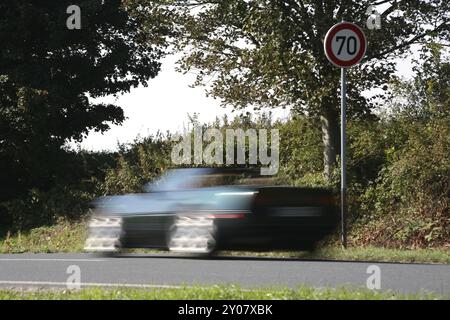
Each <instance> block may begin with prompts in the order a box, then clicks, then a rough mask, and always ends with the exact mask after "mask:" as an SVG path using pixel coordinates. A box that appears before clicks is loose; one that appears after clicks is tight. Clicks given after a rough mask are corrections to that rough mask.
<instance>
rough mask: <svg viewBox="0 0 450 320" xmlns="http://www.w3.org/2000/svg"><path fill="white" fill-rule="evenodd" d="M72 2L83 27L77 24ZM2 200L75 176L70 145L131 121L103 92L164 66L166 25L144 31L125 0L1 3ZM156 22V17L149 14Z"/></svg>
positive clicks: (141, 79)
mask: <svg viewBox="0 0 450 320" xmlns="http://www.w3.org/2000/svg"><path fill="white" fill-rule="evenodd" d="M70 5H77V6H78V7H79V8H80V16H79V18H80V19H81V28H80V29H76V28H75V29H69V28H68V27H67V24H66V22H67V20H68V19H71V14H70V13H67V12H70V11H67V8H68V7H69V6H70ZM0 11H1V12H2V15H1V17H0V42H1V44H2V45H1V47H0V52H1V59H0V167H1V168H2V170H1V173H0V178H1V181H0V186H1V187H0V188H1V191H0V194H1V196H0V198H1V199H0V200H5V199H10V198H12V197H17V196H19V195H20V193H21V192H26V191H27V190H28V189H29V188H32V187H38V188H48V187H49V186H51V184H52V183H53V182H54V181H55V179H56V178H57V177H59V179H64V175H66V174H68V173H70V170H69V169H70V168H68V165H67V164H66V163H65V161H64V160H65V159H66V158H65V154H64V152H63V150H62V148H61V147H62V146H63V145H64V143H65V142H66V141H67V140H69V139H75V140H81V139H82V138H83V136H84V135H85V134H86V133H87V132H88V131H89V130H96V131H101V132H104V131H105V130H107V129H108V128H109V124H111V123H113V124H119V123H121V122H122V121H123V120H124V115H123V111H122V110H121V109H120V107H118V106H115V105H113V104H103V103H94V102H92V101H91V100H89V97H93V98H96V97H100V96H103V95H107V94H117V93H121V92H126V91H129V90H130V88H131V87H136V86H138V85H139V84H142V85H144V86H146V85H147V80H148V79H149V78H153V77H155V76H156V75H157V73H158V71H159V70H160V63H159V62H158V60H159V59H160V58H161V56H162V55H163V50H164V47H165V42H164V34H165V33H166V31H167V30H166V29H165V27H164V25H162V24H154V25H153V27H152V28H151V29H144V28H143V24H142V21H141V20H139V18H138V17H135V16H132V15H131V14H130V12H128V11H126V10H125V8H123V6H122V3H121V1H120V0H108V1H101V0H98V1H93V0H80V1H75V2H74V1H66V0H59V1H31V0H19V1H18V0H6V1H2V2H1V3H0ZM147 19H149V16H147Z"/></svg>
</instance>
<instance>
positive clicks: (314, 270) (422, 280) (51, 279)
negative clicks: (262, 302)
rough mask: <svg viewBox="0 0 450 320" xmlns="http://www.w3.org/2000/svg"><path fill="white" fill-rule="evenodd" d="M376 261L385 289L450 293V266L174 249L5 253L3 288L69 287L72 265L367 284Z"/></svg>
mask: <svg viewBox="0 0 450 320" xmlns="http://www.w3.org/2000/svg"><path fill="white" fill-rule="evenodd" d="M372 265H376V266H378V267H379V270H380V276H381V277H380V285H381V290H393V291H395V292H398V293H419V292H434V293H437V294H450V265H429V264H394V263H375V262H345V261H339V262H336V261H312V260H309V261H308V260H297V259H275V258H252V257H216V258H213V259H200V258H188V257H182V256H175V255H169V254H145V255H139V254H129V255H122V256H120V257H114V258H103V257H97V256H94V255H89V254H4V255H0V287H36V286H37V287H47V286H51V287H59V286H65V285H66V281H67V279H68V278H69V277H70V276H71V275H73V274H74V273H73V272H74V271H73V270H74V269H73V267H72V269H70V268H69V266H78V267H79V270H80V277H81V284H82V286H97V285H102V286H117V285H122V286H129V287H148V288H151V287H177V286H180V285H192V284H196V285H212V284H238V285H240V286H241V287H244V288H252V287H273V286H275V287H280V286H284V287H285V286H287V287H292V288H295V287H297V286H299V285H307V286H313V287H341V286H350V287H357V288H365V287H366V283H367V279H368V278H369V277H370V276H371V274H368V273H367V271H368V267H369V266H372ZM68 268H69V269H68ZM75 268H77V267H75ZM375 269H376V267H375ZM68 271H69V272H68ZM372 272H373V271H372ZM72 279H73V278H72ZM372 283H373V282H372Z"/></svg>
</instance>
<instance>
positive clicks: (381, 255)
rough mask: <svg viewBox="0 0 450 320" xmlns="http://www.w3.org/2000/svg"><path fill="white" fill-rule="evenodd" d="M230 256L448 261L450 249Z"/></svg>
mask: <svg viewBox="0 0 450 320" xmlns="http://www.w3.org/2000/svg"><path fill="white" fill-rule="evenodd" d="M223 253H224V254H225V255H231V256H259V257H275V258H298V259H311V260H350V261H376V262H405V263H445V264H448V263H450V249H446V248H433V249H414V250H408V249H388V248H376V247H349V248H347V249H343V248H341V247H337V246H336V247H332V246H328V247H322V248H319V249H317V250H315V251H314V252H295V251H283V252H238V251H236V252H232V251H224V252H223Z"/></svg>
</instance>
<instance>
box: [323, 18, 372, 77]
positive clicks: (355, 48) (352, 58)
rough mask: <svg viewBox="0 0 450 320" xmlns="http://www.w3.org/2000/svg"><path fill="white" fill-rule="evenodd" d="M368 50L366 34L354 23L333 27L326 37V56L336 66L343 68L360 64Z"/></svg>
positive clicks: (343, 23)
mask: <svg viewBox="0 0 450 320" xmlns="http://www.w3.org/2000/svg"><path fill="white" fill-rule="evenodd" d="M366 48H367V41H366V37H365V35H364V33H363V32H362V30H361V29H360V28H359V27H358V26H357V25H355V24H353V23H349V22H342V23H338V24H336V25H334V26H333V27H331V29H330V30H329V31H328V32H327V35H326V36H325V41H324V49H325V55H326V56H327V58H328V60H330V61H331V62H332V63H333V64H334V65H336V66H338V67H341V68H348V67H351V66H353V65H355V64H358V63H359V62H360V61H361V59H362V58H363V57H364V55H365V53H366Z"/></svg>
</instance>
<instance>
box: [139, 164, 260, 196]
mask: <svg viewBox="0 0 450 320" xmlns="http://www.w3.org/2000/svg"><path fill="white" fill-rule="evenodd" d="M265 180H267V179H262V178H257V177H254V176H252V174H251V172H242V171H231V170H230V171H216V170H215V169H212V168H187V169H173V170H169V171H167V172H166V173H165V174H163V175H162V176H161V178H159V179H158V180H156V181H155V182H153V183H151V184H148V185H147V186H146V190H147V191H173V190H184V189H195V188H206V187H214V186H224V185H242V184H244V185H249V184H265Z"/></svg>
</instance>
